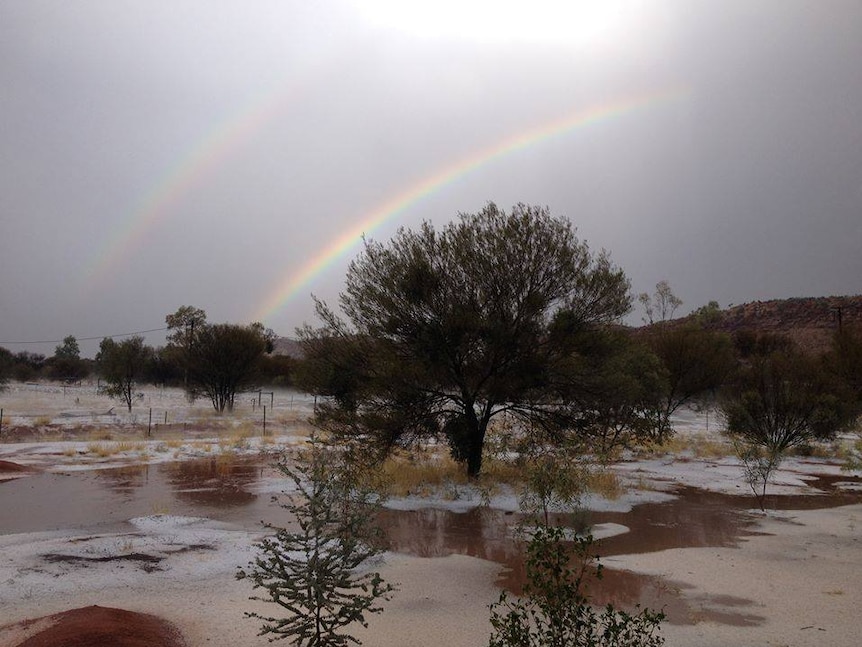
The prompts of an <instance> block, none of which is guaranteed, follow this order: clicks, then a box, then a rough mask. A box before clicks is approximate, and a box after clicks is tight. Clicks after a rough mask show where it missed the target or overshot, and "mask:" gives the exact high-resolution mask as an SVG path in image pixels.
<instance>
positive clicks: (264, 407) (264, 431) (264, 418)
mask: <svg viewBox="0 0 862 647" xmlns="http://www.w3.org/2000/svg"><path fill="white" fill-rule="evenodd" d="M263 435H264V436H266V405H263Z"/></svg>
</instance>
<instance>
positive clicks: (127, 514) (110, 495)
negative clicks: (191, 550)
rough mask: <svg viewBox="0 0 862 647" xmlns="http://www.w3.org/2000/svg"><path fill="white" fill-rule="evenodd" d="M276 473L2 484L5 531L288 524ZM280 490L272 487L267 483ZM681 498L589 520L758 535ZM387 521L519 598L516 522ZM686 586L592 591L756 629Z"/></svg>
mask: <svg viewBox="0 0 862 647" xmlns="http://www.w3.org/2000/svg"><path fill="white" fill-rule="evenodd" d="M274 476H276V472H275V471H274V469H273V468H272V467H270V466H269V464H268V463H266V462H264V461H261V460H260V459H256V458H248V457H233V456H230V455H221V456H218V457H213V458H208V459H203V460H194V461H183V462H176V463H165V464H158V465H135V466H127V467H122V468H117V469H110V470H97V471H87V472H76V473H73V474H70V475H63V474H48V473H41V474H35V475H32V476H27V477H24V478H20V479H15V480H12V481H6V482H0V534H11V533H21V532H38V531H43V530H55V529H83V528H93V527H94V526H103V527H104V526H112V525H113V526H119V525H122V524H123V523H124V522H125V521H126V520H128V519H130V518H133V517H139V516H147V515H152V514H157V513H162V514H173V515H183V516H203V517H208V518H211V519H215V520H218V521H226V522H232V523H236V524H238V525H239V526H241V527H244V528H247V529H251V530H257V529H260V522H261V521H264V520H265V521H268V522H271V523H276V524H278V525H287V523H288V520H286V519H284V517H283V515H284V514H285V513H284V512H283V510H282V509H281V508H280V507H279V506H278V505H277V504H275V503H273V502H272V497H271V496H270V495H269V494H259V493H258V491H259V489H260V486H261V484H262V483H263V482H264V481H269V480H270V479H271V478H272V477H274ZM839 482H845V483H846V482H851V483H856V484H857V485H858V483H859V482H860V479H859V478H855V479H854V478H852V477H848V476H847V475H841V476H822V477H818V478H816V479H815V480H814V481H811V484H812V485H813V486H814V487H817V488H819V489H821V490H822V491H823V492H824V494H823V495H820V496H769V497H767V505H768V507H769V508H770V509H773V510H775V509H777V510H794V509H810V508H824V507H831V506H837V505H844V504H848V503H856V502H859V501H862V493H859V492H839V491H836V490H835V484H836V483H839ZM269 485H271V483H269ZM678 494H679V497H678V498H676V499H674V500H671V501H666V502H663V503H647V504H642V505H638V506H635V507H634V509H633V510H632V511H630V512H593V513H589V514H587V515H586V521H587V522H588V523H590V524H600V523H616V524H622V525H624V526H627V527H628V528H629V529H630V532H628V533H623V534H620V535H615V536H613V537H608V538H606V539H603V540H601V541H599V542H597V544H596V549H597V552H599V553H600V554H601V555H602V556H604V557H611V556H613V555H622V554H632V553H644V552H653V551H660V550H668V549H672V548H685V547H707V546H716V547H729V546H736V545H738V543H739V540H740V538H742V537H745V536H747V535H751V534H753V530H752V529H753V526H754V522H755V518H754V517H752V516H751V515H749V514H748V513H747V512H746V511H747V510H750V509H751V508H753V507H754V499H753V497H751V496H744V497H742V496H729V495H726V494H717V493H710V492H705V491H702V490H697V489H694V488H683V489H681V490H679V491H678ZM380 520H381V523H382V525H383V526H384V527H385V528H386V531H387V534H388V536H389V540H390V542H391V548H392V549H393V550H396V551H398V552H403V553H407V554H412V555H417V556H422V557H442V556H445V555H449V554H453V553H457V554H463V555H470V556H473V557H478V558H481V559H485V560H489V561H493V562H495V563H498V564H500V565H502V566H503V567H504V568H503V571H502V573H501V576H500V579H499V584H500V585H501V586H503V587H505V588H508V589H510V590H512V591H516V592H517V591H519V590H520V589H521V587H522V585H523V582H524V564H523V557H522V547H521V546H519V545H518V544H517V542H516V541H515V540H514V537H513V535H514V529H515V527H516V525H517V523H518V519H517V515H512V514H507V513H504V512H500V511H495V510H488V509H481V508H479V509H474V510H471V511H468V512H463V513H455V512H451V511H448V510H441V509H435V508H426V509H421V510H412V511H396V510H384V511H383V512H382V513H381V516H380ZM681 587H682V585H681V584H679V583H677V582H673V581H668V580H665V579H662V578H658V577H651V576H643V575H637V574H635V573H630V572H626V571H616V570H612V569H610V568H606V569H605V571H604V578H603V579H602V580H601V581H600V582H594V583H593V584H592V585H591V587H590V592H591V598H592V599H593V601H594V602H596V603H599V604H604V603H606V602H613V603H614V604H616V605H618V606H620V607H622V608H626V609H632V608H633V607H634V606H635V605H637V604H639V605H641V606H648V607H651V608H656V609H657V608H664V609H665V612H666V613H667V614H668V619H669V620H670V621H671V622H675V623H690V622H697V621H701V620H711V621H713V622H720V623H725V624H742V625H746V624H758V623H759V622H760V621H761V618H759V617H758V616H756V615H747V614H746V613H745V611H746V609H751V607H752V604H753V603H752V602H751V601H749V600H744V599H739V598H732V597H728V596H724V597H720V598H702V597H701V598H699V597H697V596H696V595H693V594H692V592H690V591H689V592H688V593H687V594H685V595H684V596H682V595H681Z"/></svg>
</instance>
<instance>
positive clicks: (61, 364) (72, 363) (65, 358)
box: [50, 335, 87, 380]
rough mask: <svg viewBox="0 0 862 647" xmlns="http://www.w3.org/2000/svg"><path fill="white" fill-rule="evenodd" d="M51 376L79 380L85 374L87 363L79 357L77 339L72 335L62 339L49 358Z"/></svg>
mask: <svg viewBox="0 0 862 647" xmlns="http://www.w3.org/2000/svg"><path fill="white" fill-rule="evenodd" d="M50 373H51V376H52V377H54V378H55V379H60V380H80V379H81V378H82V377H84V376H85V375H87V363H86V362H85V361H84V360H82V359H81V350H80V348H79V346H78V340H77V339H75V337H74V336H73V335H68V336H66V337H65V338H64V339H63V343H62V344H60V345H59V346H57V347H56V348H55V349H54V357H52V358H51V367H50Z"/></svg>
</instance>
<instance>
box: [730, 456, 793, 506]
mask: <svg viewBox="0 0 862 647" xmlns="http://www.w3.org/2000/svg"><path fill="white" fill-rule="evenodd" d="M735 449H736V455H737V456H738V457H739V460H740V462H741V463H742V476H743V478H744V479H745V482H746V483H748V487H750V488H751V491H752V492H753V493H754V497H755V498H756V499H757V504H758V505H759V506H760V509H761V510H765V509H766V486H767V485H769V482H770V481H771V480H772V476H773V475H774V474H775V472H776V471H777V470H778V468H779V467H780V466H781V461H782V460H783V457H784V455H783V452H777V451H770V450H768V449H765V448H764V447H761V446H759V445H753V444H751V443H745V442H737V443H736V444H735Z"/></svg>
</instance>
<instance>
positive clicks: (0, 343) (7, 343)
mask: <svg viewBox="0 0 862 647" xmlns="http://www.w3.org/2000/svg"><path fill="white" fill-rule="evenodd" d="M167 329H168V328H167V326H165V327H163V328H150V329H149V330H136V331H134V332H121V333H118V334H116V335H98V336H96V337H75V340H76V341H93V340H95V339H105V338H106V337H109V338H111V339H114V338H116V337H131V336H132V335H143V334H145V333H148V332H159V331H161V330H167ZM64 341H65V340H64V339H37V340H35V341H0V346H12V345H13V344H15V345H23V344H62V343H63V342H64Z"/></svg>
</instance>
